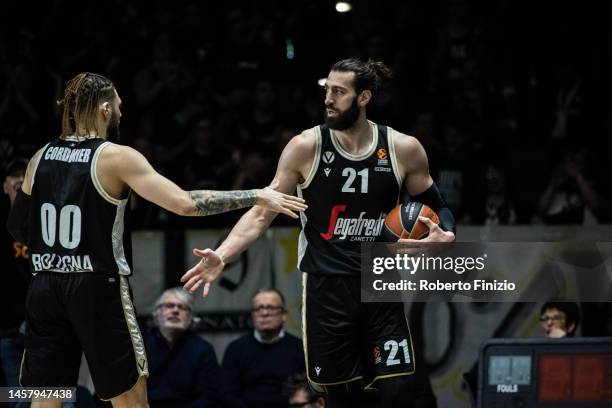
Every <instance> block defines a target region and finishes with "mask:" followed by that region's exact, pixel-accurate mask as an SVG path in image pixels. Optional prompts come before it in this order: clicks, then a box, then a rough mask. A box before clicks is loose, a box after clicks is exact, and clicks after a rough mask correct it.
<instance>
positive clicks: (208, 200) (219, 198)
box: [184, 190, 258, 217]
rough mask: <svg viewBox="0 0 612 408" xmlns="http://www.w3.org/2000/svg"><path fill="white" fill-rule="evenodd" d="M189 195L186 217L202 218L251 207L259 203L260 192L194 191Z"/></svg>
mask: <svg viewBox="0 0 612 408" xmlns="http://www.w3.org/2000/svg"><path fill="white" fill-rule="evenodd" d="M187 194H188V196H189V200H190V202H189V204H188V209H187V211H185V214H184V215H190V216H200V217H201V216H205V215H213V214H220V213H224V212H227V211H232V210H237V209H240V208H245V207H251V206H253V205H255V204H256V203H257V197H258V190H237V191H214V190H194V191H189V192H188V193H187Z"/></svg>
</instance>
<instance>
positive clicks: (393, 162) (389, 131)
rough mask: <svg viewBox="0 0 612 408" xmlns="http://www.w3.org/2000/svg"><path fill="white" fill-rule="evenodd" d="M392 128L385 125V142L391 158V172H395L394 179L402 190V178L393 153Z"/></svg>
mask: <svg viewBox="0 0 612 408" xmlns="http://www.w3.org/2000/svg"><path fill="white" fill-rule="evenodd" d="M393 136H394V134H393V129H391V128H390V127H389V126H387V143H388V144H389V153H390V154H389V156H390V158H391V167H392V168H393V174H395V179H396V180H397V185H398V187H399V189H400V191H402V183H403V182H404V180H403V179H402V177H401V176H400V174H399V166H398V164H397V156H396V155H395V143H393Z"/></svg>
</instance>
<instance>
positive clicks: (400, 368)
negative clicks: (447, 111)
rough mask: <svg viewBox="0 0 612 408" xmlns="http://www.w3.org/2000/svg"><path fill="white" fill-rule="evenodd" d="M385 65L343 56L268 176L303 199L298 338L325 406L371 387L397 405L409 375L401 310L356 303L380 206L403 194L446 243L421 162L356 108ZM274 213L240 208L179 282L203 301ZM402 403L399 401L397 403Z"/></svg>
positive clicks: (448, 232) (416, 152)
mask: <svg viewBox="0 0 612 408" xmlns="http://www.w3.org/2000/svg"><path fill="white" fill-rule="evenodd" d="M390 75H391V72H390V70H389V69H388V68H387V67H386V66H385V65H384V64H383V63H382V62H376V61H368V62H363V61H360V60H358V59H354V58H351V59H346V60H342V61H339V62H337V63H336V64H334V65H333V66H332V68H331V71H330V73H329V75H328V77H327V81H326V84H325V115H324V117H325V124H324V125H320V126H316V127H314V128H312V129H308V130H305V131H303V132H302V133H301V134H300V135H298V136H295V137H294V138H293V139H292V140H291V141H290V142H289V143H288V144H287V146H286V147H285V149H284V151H283V153H282V155H281V158H280V160H279V163H278V167H277V171H276V175H275V177H274V180H273V182H272V183H273V185H275V186H276V187H275V188H276V189H278V191H282V192H285V193H288V194H289V193H292V192H293V191H294V190H295V189H296V188H297V191H298V195H299V196H301V197H303V198H305V199H306V201H307V202H308V209H307V210H306V211H305V212H304V213H302V214H301V221H302V231H301V234H300V239H299V261H298V262H299V264H298V267H299V270H300V271H302V272H303V309H302V311H303V323H302V324H303V337H304V338H303V340H304V351H305V357H306V368H307V375H308V379H309V381H310V382H311V383H312V384H313V386H315V387H317V388H318V389H319V390H322V391H324V392H326V393H327V399H328V402H329V406H330V407H332V408H337V407H356V406H359V405H360V398H361V396H360V394H361V391H362V389H364V388H366V389H367V388H369V387H372V388H376V389H378V390H379V394H380V397H381V402H380V405H381V406H384V407H400V406H403V404H402V403H401V402H400V401H399V399H398V398H397V396H398V393H399V392H400V391H401V389H402V387H404V380H406V376H409V375H411V374H413V373H414V372H415V363H414V360H415V357H414V351H413V346H412V340H411V338H410V331H409V328H408V325H407V321H406V319H405V316H404V310H403V305H402V304H401V303H395V304H389V303H386V304H385V303H364V304H362V303H361V301H360V279H359V278H360V272H361V258H360V250H361V243H362V242H371V241H375V240H377V238H378V236H379V235H380V231H381V228H382V225H383V223H384V219H385V215H386V212H387V211H390V210H391V209H392V208H394V207H395V206H396V205H397V203H398V201H399V197H400V191H401V190H402V189H403V188H405V189H406V190H407V192H408V193H409V195H410V196H411V198H412V199H413V200H414V201H419V202H422V203H424V204H427V205H428V206H430V207H431V208H433V209H434V210H435V211H436V212H437V213H438V215H439V217H440V218H441V225H440V226H438V225H436V224H434V223H433V222H431V221H430V220H429V219H425V218H422V219H421V220H422V221H423V222H425V223H426V224H427V225H428V227H429V236H428V238H426V241H431V242H450V241H453V240H454V238H455V235H454V219H453V216H452V214H451V212H450V211H449V209H448V208H446V205H445V203H444V200H443V199H442V197H441V196H440V193H439V191H438V189H437V187H436V186H435V184H434V183H433V180H432V179H431V177H430V175H429V169H428V163H427V156H426V154H425V151H424V149H423V147H422V146H421V144H420V143H419V142H418V141H417V140H416V139H415V138H414V137H411V136H407V135H404V134H402V133H399V132H397V131H395V130H393V129H391V128H390V127H387V126H383V125H379V124H376V123H373V122H371V121H369V120H367V118H366V107H367V105H368V103H369V102H370V100H371V99H372V97H373V95H374V94H375V92H376V90H377V89H378V87H379V85H380V83H381V82H382V80H383V79H387V78H389V77H390ZM274 217H275V214H274V213H272V212H270V211H267V210H265V209H263V208H253V209H251V210H250V211H248V212H247V213H246V214H245V215H244V216H243V217H242V218H241V219H240V221H239V222H238V223H237V224H236V225H235V226H234V228H233V230H232V231H231V233H230V235H229V236H228V238H227V239H226V240H225V241H224V242H223V243H222V244H221V245H220V246H219V248H217V249H216V250H214V251H213V250H211V249H206V250H204V251H201V250H199V249H195V250H194V253H195V254H196V255H198V256H200V257H202V259H201V260H200V262H199V263H198V264H197V265H196V266H195V267H194V268H192V269H190V270H189V271H188V272H187V273H186V274H185V275H184V276H183V277H182V281H183V282H185V285H184V287H185V288H186V289H188V290H191V291H192V292H193V291H195V290H197V289H198V288H199V287H200V286H202V285H203V294H204V296H206V295H207V294H208V291H209V290H210V285H211V283H212V282H213V281H214V280H215V279H217V278H218V277H219V275H220V274H221V272H222V270H223V268H224V265H225V264H226V263H227V262H229V261H231V260H232V259H234V258H235V257H236V256H237V255H238V254H240V253H241V252H242V251H244V250H246V249H247V248H248V247H249V245H251V244H252V243H253V242H254V241H255V240H257V238H258V237H259V236H260V235H261V234H262V233H263V232H264V231H265V230H266V228H268V226H269V225H270V223H271V221H272V220H273V219H274ZM404 403H409V401H404Z"/></svg>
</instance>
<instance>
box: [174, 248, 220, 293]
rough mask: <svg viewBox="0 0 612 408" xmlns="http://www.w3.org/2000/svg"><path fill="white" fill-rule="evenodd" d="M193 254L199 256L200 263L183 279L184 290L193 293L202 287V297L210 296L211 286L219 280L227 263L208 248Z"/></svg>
mask: <svg viewBox="0 0 612 408" xmlns="http://www.w3.org/2000/svg"><path fill="white" fill-rule="evenodd" d="M193 254H194V255H196V256H199V257H200V258H202V259H200V262H198V264H197V265H196V266H194V267H193V268H191V269H190V270H188V271H187V272H185V274H184V275H183V276H182V277H181V282H183V283H184V285H183V288H184V289H185V290H188V291H189V292H191V293H193V292H195V291H196V290H198V288H199V287H200V286H202V285H204V288H203V290H202V296H204V297H206V296H208V292H209V291H210V285H212V283H213V282H214V281H215V280H217V278H218V277H219V275H221V272H223V268H224V267H225V263H224V262H223V260H222V259H221V257H220V256H219V255H218V254H217V253H216V252H215V251H213V250H212V249H210V248H207V249H205V250H203V251H202V250H201V249H194V250H193Z"/></svg>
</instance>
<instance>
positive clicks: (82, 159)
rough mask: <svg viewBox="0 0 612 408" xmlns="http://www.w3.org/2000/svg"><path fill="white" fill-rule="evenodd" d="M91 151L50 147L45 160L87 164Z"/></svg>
mask: <svg viewBox="0 0 612 408" xmlns="http://www.w3.org/2000/svg"><path fill="white" fill-rule="evenodd" d="M90 155H91V149H71V148H70V147H50V148H49V149H47V151H46V152H45V160H57V161H63V162H66V163H74V162H77V163H87V162H89V156H90Z"/></svg>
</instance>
